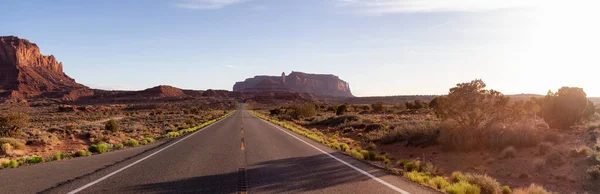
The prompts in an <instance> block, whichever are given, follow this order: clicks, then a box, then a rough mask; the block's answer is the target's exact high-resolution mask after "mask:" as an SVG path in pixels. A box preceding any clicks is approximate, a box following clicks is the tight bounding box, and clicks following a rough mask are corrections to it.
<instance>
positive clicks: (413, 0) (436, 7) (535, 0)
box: [334, 0, 542, 14]
mask: <svg viewBox="0 0 600 194" xmlns="http://www.w3.org/2000/svg"><path fill="white" fill-rule="evenodd" d="M334 1H336V4H337V5H338V6H339V7H343V8H353V9H358V10H359V11H361V12H365V13H369V14H387V13H418V12H481V11H492V10H498V9H510V8H531V7H537V6H538V5H541V3H542V1H541V0H334Z"/></svg>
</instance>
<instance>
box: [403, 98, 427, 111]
mask: <svg viewBox="0 0 600 194" xmlns="http://www.w3.org/2000/svg"><path fill="white" fill-rule="evenodd" d="M404 106H406V108H408V109H422V108H427V103H425V102H423V101H421V100H414V101H413V102H410V101H407V102H405V103H404Z"/></svg>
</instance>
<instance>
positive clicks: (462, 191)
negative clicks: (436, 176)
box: [446, 181, 481, 194]
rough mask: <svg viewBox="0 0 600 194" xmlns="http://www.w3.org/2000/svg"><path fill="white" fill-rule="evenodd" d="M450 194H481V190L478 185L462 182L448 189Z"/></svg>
mask: <svg viewBox="0 0 600 194" xmlns="http://www.w3.org/2000/svg"><path fill="white" fill-rule="evenodd" d="M446 192H447V193H448V194H480V193H481V189H480V188H479V187H478V186H477V185H473V184H470V183H468V182H466V181H460V182H458V183H454V184H452V185H450V186H448V187H446Z"/></svg>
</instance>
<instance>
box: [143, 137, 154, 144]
mask: <svg viewBox="0 0 600 194" xmlns="http://www.w3.org/2000/svg"><path fill="white" fill-rule="evenodd" d="M144 140H146V141H147V142H148V143H152V142H154V141H155V140H154V138H151V137H146V138H144Z"/></svg>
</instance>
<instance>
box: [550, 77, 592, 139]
mask: <svg viewBox="0 0 600 194" xmlns="http://www.w3.org/2000/svg"><path fill="white" fill-rule="evenodd" d="M594 113H595V109H594V103H593V102H592V101H590V100H589V99H588V98H587V94H586V93H585V92H584V91H583V88H577V87H562V88H560V89H558V91H557V92H556V93H552V92H551V91H549V92H548V94H546V97H544V99H543V100H542V110H541V116H542V118H544V121H546V123H548V125H549V126H550V127H552V128H555V129H568V128H569V127H571V126H573V125H575V124H576V123H577V122H579V121H582V120H586V119H589V118H590V117H591V116H592V115H594Z"/></svg>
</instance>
